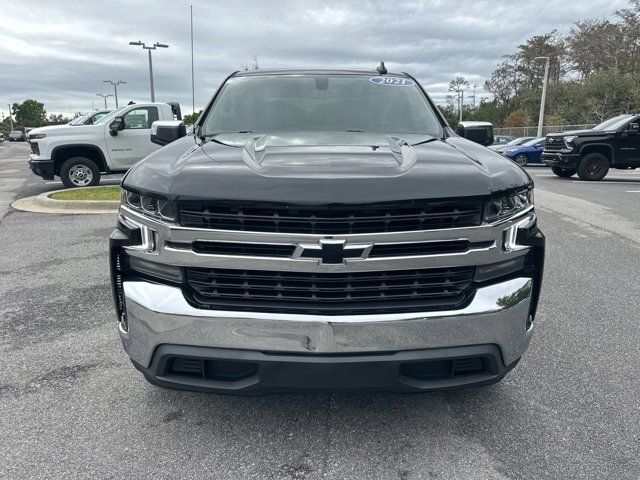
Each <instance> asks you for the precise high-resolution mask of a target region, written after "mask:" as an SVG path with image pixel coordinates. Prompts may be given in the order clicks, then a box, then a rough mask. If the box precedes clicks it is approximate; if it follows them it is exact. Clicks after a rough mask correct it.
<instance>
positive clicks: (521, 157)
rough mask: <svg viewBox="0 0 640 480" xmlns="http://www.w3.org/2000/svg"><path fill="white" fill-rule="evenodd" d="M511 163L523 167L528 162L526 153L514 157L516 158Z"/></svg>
mask: <svg viewBox="0 0 640 480" xmlns="http://www.w3.org/2000/svg"><path fill="white" fill-rule="evenodd" d="M513 161H514V162H516V163H517V164H518V165H520V166H521V167H524V166H526V165H527V163H528V162H529V157H528V156H527V154H526V153H520V154H518V155H516V158H514V159H513Z"/></svg>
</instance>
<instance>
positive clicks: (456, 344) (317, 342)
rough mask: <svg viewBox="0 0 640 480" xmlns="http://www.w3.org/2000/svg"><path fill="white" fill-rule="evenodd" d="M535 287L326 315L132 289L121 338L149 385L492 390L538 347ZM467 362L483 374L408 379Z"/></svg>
mask: <svg viewBox="0 0 640 480" xmlns="http://www.w3.org/2000/svg"><path fill="white" fill-rule="evenodd" d="M532 285H533V280H532V279H531V278H524V277H520V278H513V279H510V280H506V281H504V282H501V283H497V284H494V285H490V286H487V287H484V288H480V289H478V290H477V292H476V294H475V297H474V298H473V300H472V301H471V303H470V304H469V305H468V306H467V307H466V308H463V309H461V310H454V311H445V312H424V313H396V314H385V315H354V316H342V317H324V316H316V315H287V314H275V313H274V314H267V313H251V312H233V311H211V310H201V309H197V308H194V307H193V306H191V305H190V304H189V303H188V302H187V301H186V300H185V298H184V296H183V294H182V291H181V290H180V289H179V288H176V287H171V286H168V285H160V284H155V283H150V282H146V281H127V282H124V292H125V302H126V309H127V318H128V329H127V330H126V331H125V330H124V329H123V328H122V324H121V328H120V337H121V340H122V344H123V346H124V349H125V350H126V352H127V353H128V354H129V356H130V357H131V360H132V362H133V363H134V365H135V366H136V367H137V368H138V369H139V370H141V371H142V372H143V373H145V375H146V376H147V377H149V378H150V379H151V380H152V381H155V382H157V383H160V384H163V385H166V386H173V387H179V388H187V389H195V390H207V391H215V392H220V393H241V394H258V393H266V392H270V391H285V390H290V389H294V390H300V389H302V390H304V389H312V388H313V389H323V390H324V389H332V388H338V389H344V388H347V389H352V388H357V389H375V390H389V391H426V390H433V389H439V388H452V387H456V386H463V385H475V384H484V383H493V382H495V381H498V380H500V379H501V378H502V377H503V376H504V374H506V372H507V371H508V370H509V369H510V368H511V367H512V366H513V365H514V364H515V363H516V362H517V361H518V359H519V358H520V357H521V356H522V355H523V354H524V352H525V350H526V349H527V347H528V345H529V342H530V340H531V335H532V333H533V327H532V324H531V322H530V317H529V315H530V308H531V299H532V295H531V293H532ZM443 349H444V350H443ZM465 349H467V350H465ZM469 349H471V350H469ZM474 349H475V350H474ZM173 357H181V358H182V357H184V358H191V359H199V361H201V362H204V363H202V364H201V365H202V367H201V368H203V369H204V370H206V365H210V364H211V362H214V364H215V362H222V363H223V364H225V365H227V364H229V363H230V362H231V363H233V362H236V363H237V362H241V363H242V362H245V363H250V364H252V365H255V369H254V370H252V373H251V372H250V373H251V374H250V375H248V376H245V377H243V378H241V379H240V380H238V379H235V378H234V377H229V378H230V379H229V378H228V379H227V380H226V381H224V380H220V379H219V378H217V377H215V376H213V377H212V376H207V375H206V374H204V373H203V374H202V375H201V376H200V377H198V376H197V375H196V376H195V377H194V376H193V375H176V374H175V372H173V373H171V372H170V371H169V370H167V368H168V367H167V365H169V364H170V362H168V359H171V358H173ZM470 358H482V359H483V360H481V363H482V365H483V369H482V371H480V370H477V371H475V372H474V373H473V374H469V375H461V376H457V377H456V376H451V375H450V376H448V377H446V378H444V377H442V376H437V375H436V376H432V377H429V376H427V377H425V378H422V377H420V376H418V378H416V377H415V376H413V377H408V376H407V375H406V374H403V373H402V372H403V371H404V370H403V369H405V366H406V365H408V364H414V363H421V362H422V363H424V362H431V361H435V362H436V364H435V365H440V366H442V365H444V364H443V363H442V362H444V361H449V360H450V361H454V363H451V364H450V365H454V364H455V361H460V360H465V359H470ZM474 361H479V360H474ZM207 362H209V363H207ZM437 362H441V363H437ZM429 368H431V367H429ZM437 368H440V367H437ZM442 368H445V367H442ZM446 368H448V367H446ZM451 368H454V367H451ZM305 372H306V373H305ZM376 372H377V373H379V374H377V373H376ZM345 375H346V376H345ZM304 378H307V380H303V379H304ZM332 379H334V380H335V381H333V380H332ZM225 382H226V383H225Z"/></svg>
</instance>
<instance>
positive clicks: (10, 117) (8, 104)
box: [7, 103, 13, 132]
mask: <svg viewBox="0 0 640 480" xmlns="http://www.w3.org/2000/svg"><path fill="white" fill-rule="evenodd" d="M7 106H8V107H9V122H10V123H11V131H12V132H13V117H12V116H11V104H10V103H7Z"/></svg>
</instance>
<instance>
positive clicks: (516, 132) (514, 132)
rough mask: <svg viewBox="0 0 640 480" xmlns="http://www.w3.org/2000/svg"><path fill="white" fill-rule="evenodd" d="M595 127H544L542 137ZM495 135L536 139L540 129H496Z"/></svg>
mask: <svg viewBox="0 0 640 480" xmlns="http://www.w3.org/2000/svg"><path fill="white" fill-rule="evenodd" d="M595 126H596V124H595V123H587V124H583V125H544V126H543V127H542V135H546V134H547V133H556V132H566V131H567V130H585V129H587V128H592V127H595ZM493 134H494V135H509V136H510V137H535V136H536V135H537V134H538V127H537V126H535V127H504V128H494V129H493Z"/></svg>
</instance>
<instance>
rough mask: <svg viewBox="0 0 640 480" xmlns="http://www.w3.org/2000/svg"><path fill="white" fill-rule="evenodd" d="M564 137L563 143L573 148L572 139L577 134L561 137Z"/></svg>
mask: <svg viewBox="0 0 640 480" xmlns="http://www.w3.org/2000/svg"><path fill="white" fill-rule="evenodd" d="M562 138H563V139H564V143H565V145H566V146H567V147H569V148H573V141H574V140H575V139H576V138H578V136H577V135H569V136H567V137H562Z"/></svg>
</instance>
